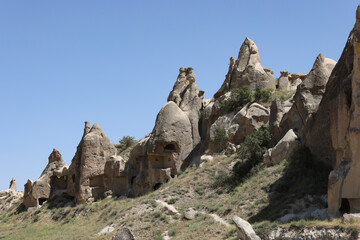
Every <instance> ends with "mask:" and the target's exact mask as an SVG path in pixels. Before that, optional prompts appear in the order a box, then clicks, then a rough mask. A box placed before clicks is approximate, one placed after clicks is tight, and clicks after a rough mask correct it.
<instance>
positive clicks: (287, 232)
mask: <svg viewBox="0 0 360 240" xmlns="http://www.w3.org/2000/svg"><path fill="white" fill-rule="evenodd" d="M261 238H262V239H264V240H304V239H306V240H319V239H321V240H341V239H353V240H356V239H357V236H352V232H351V231H347V230H346V229H339V228H338V227H336V228H329V227H318V226H316V227H305V228H303V229H300V230H299V229H290V228H285V227H277V228H275V229H274V230H272V231H271V232H270V234H269V235H267V236H261Z"/></svg>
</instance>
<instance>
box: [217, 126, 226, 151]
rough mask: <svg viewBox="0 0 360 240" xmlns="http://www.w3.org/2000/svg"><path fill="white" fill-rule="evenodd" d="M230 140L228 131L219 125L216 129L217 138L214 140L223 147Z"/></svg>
mask: <svg viewBox="0 0 360 240" xmlns="http://www.w3.org/2000/svg"><path fill="white" fill-rule="evenodd" d="M227 141H228V137H227V132H226V130H225V128H222V127H219V128H217V129H216V130H215V139H214V142H215V143H216V144H217V145H218V146H220V148H221V149H224V148H225V147H226V144H227Z"/></svg>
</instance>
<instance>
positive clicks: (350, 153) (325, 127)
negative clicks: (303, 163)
mask: <svg viewBox="0 0 360 240" xmlns="http://www.w3.org/2000/svg"><path fill="white" fill-rule="evenodd" d="M359 59H360V6H359V7H358V9H357V12H356V23H355V26H354V28H353V30H352V31H351V33H350V36H349V38H348V41H347V43H346V46H345V49H344V51H343V53H342V55H341V57H340V60H339V62H338V64H337V65H336V67H335V68H334V70H333V72H332V74H331V76H330V79H329V82H328V84H327V91H326V94H325V96H324V98H323V101H322V103H321V106H320V108H319V113H318V114H317V116H316V117H317V119H316V120H315V123H314V126H313V128H312V130H315V129H316V128H318V129H316V132H319V131H321V130H322V131H323V132H324V133H323V134H322V137H329V140H331V143H332V144H331V145H330V146H331V147H332V148H333V149H331V152H330V154H333V155H330V154H329V153H328V154H327V156H328V157H329V158H330V163H331V164H333V166H335V170H334V171H332V172H331V173H330V176H329V189H328V206H329V213H330V214H333V215H337V214H338V213H339V211H340V212H350V213H359V212H360V181H359V176H360V167H359V166H360V165H359V161H360V159H359V156H360V148H359V144H360V142H359V141H360V101H359V99H360V87H359V86H360V61H359ZM326 114H328V115H326ZM319 126H320V127H319ZM309 135H312V134H311V132H309ZM329 135H330V136H331V138H330V136H329ZM323 142H324V141H323ZM323 142H322V143H323ZM309 144H310V146H311V147H312V150H315V151H316V149H315V148H317V149H319V148H320V151H326V150H327V148H329V147H328V146H319V145H316V144H315V143H314V142H311V141H310V142H309ZM320 151H319V150H318V151H317V153H319V152H320ZM333 156H335V158H334V157H333Z"/></svg>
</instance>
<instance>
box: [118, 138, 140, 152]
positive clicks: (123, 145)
mask: <svg viewBox="0 0 360 240" xmlns="http://www.w3.org/2000/svg"><path fill="white" fill-rule="evenodd" d="M135 142H136V141H135V138H134V137H130V136H124V137H123V138H122V139H121V140H120V141H119V144H115V147H116V148H117V150H118V154H120V153H122V152H123V151H125V150H126V149H127V148H128V147H130V146H131V145H133V144H134V143H135Z"/></svg>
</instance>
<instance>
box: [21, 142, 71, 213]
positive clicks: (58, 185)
mask: <svg viewBox="0 0 360 240" xmlns="http://www.w3.org/2000/svg"><path fill="white" fill-rule="evenodd" d="M67 175H68V168H67V166H65V162H64V160H63V159H62V156H61V154H60V152H59V151H58V150H57V149H56V148H54V149H53V151H52V153H51V154H50V156H49V162H48V164H47V165H46V167H45V169H44V171H43V172H42V174H41V176H40V177H39V179H37V180H36V181H35V182H32V181H31V180H30V179H29V180H28V181H27V183H26V184H25V187H24V189H25V191H24V200H23V203H24V205H25V206H26V207H38V206H39V205H41V204H42V203H43V202H44V201H46V200H47V199H49V198H50V197H51V196H53V195H58V194H61V193H63V192H66V187H67Z"/></svg>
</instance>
